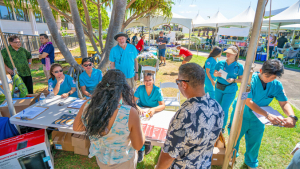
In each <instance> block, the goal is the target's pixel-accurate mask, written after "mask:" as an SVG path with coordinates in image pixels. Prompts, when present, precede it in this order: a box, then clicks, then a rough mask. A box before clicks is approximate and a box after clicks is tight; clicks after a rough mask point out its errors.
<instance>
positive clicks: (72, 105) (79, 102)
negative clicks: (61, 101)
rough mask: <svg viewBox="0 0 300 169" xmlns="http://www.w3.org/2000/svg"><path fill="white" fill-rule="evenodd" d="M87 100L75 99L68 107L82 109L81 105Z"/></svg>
mask: <svg viewBox="0 0 300 169" xmlns="http://www.w3.org/2000/svg"><path fill="white" fill-rule="evenodd" d="M84 102H86V100H79V99H78V100H75V101H74V102H73V103H71V104H70V105H69V106H68V107H69V108H74V109H80V107H81V106H82V105H83V103H84Z"/></svg>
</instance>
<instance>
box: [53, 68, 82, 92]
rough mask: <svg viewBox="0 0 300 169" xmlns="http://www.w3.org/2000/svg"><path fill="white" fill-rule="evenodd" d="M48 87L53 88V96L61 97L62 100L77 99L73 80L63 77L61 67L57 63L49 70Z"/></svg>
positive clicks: (69, 77) (66, 76) (67, 76)
mask: <svg viewBox="0 0 300 169" xmlns="http://www.w3.org/2000/svg"><path fill="white" fill-rule="evenodd" d="M48 85H49V87H50V86H51V87H52V88H53V92H54V95H61V97H62V98H67V97H69V96H72V97H78V95H77V92H76V84H75V82H74V80H73V78H72V77H71V76H69V75H65V74H64V72H63V69H62V66H61V65H60V64H58V63H54V64H53V65H52V66H51V68H50V79H49V80H48Z"/></svg>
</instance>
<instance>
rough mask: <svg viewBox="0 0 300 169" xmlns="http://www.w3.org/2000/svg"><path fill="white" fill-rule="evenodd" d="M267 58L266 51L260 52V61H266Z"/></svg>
mask: <svg viewBox="0 0 300 169" xmlns="http://www.w3.org/2000/svg"><path fill="white" fill-rule="evenodd" d="M266 60H267V53H262V54H261V57H260V61H266Z"/></svg>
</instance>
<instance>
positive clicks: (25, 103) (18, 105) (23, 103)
mask: <svg viewBox="0 0 300 169" xmlns="http://www.w3.org/2000/svg"><path fill="white" fill-rule="evenodd" d="M27 97H33V98H26V97H25V98H20V99H19V98H18V99H13V103H14V107H15V109H16V113H19V112H21V111H22V110H24V109H26V108H27V107H29V106H31V105H33V104H34V103H36V102H38V101H39V97H40V94H29V95H27ZM0 112H1V114H2V116H3V117H10V114H9V110H8V105H7V101H4V102H3V103H2V104H1V105H0Z"/></svg>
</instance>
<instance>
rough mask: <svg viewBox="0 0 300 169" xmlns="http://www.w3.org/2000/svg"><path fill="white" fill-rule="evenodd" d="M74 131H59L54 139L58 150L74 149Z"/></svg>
mask: <svg viewBox="0 0 300 169" xmlns="http://www.w3.org/2000/svg"><path fill="white" fill-rule="evenodd" d="M71 138H72V133H64V132H59V131H58V132H57V133H55V137H54V139H53V140H52V141H53V144H54V148H55V149H56V150H64V151H74V147H73V146H72V139H71Z"/></svg>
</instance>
